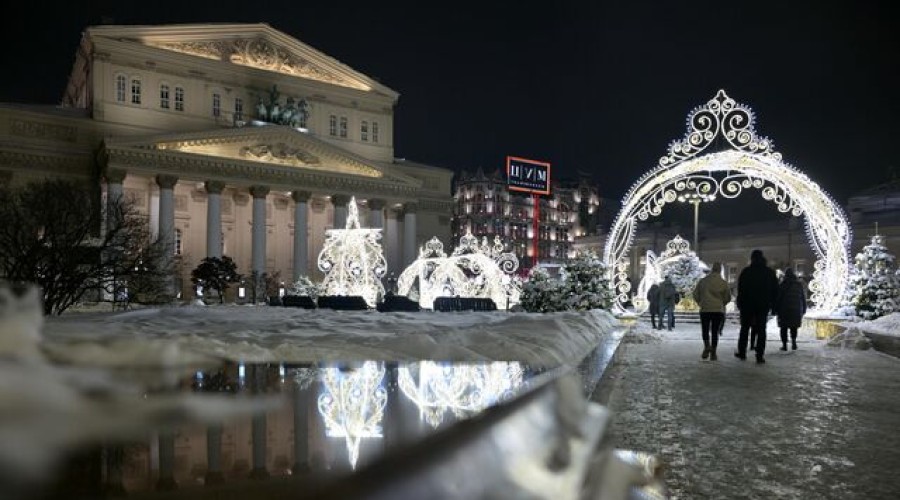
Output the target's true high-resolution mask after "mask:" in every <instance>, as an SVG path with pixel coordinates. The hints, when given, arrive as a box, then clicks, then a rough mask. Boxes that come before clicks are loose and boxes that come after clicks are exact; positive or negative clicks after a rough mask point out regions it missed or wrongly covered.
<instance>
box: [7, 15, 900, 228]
mask: <svg viewBox="0 0 900 500" xmlns="http://www.w3.org/2000/svg"><path fill="white" fill-rule="evenodd" d="M85 3H87V2H85ZM127 3H130V2H121V1H119V2H90V5H89V6H85V5H84V3H82V2H68V3H65V4H63V5H62V6H54V7H52V8H50V7H47V6H45V5H43V4H42V3H39V2H14V4H16V5H15V6H14V7H12V9H11V10H10V9H8V10H7V11H6V12H5V16H4V18H5V21H6V22H5V23H4V29H3V31H2V33H3V34H2V36H3V37H4V40H3V42H4V43H3V46H4V47H5V50H4V51H3V53H2V55H0V57H2V66H0V67H2V68H3V69H4V71H3V77H2V78H0V101H2V102H30V103H46V104H55V103H58V102H59V100H60V98H61V96H62V93H63V90H64V88H65V84H66V78H67V76H68V72H69V70H70V68H71V64H72V62H73V60H74V54H75V49H76V47H77V45H78V42H79V38H80V35H81V31H82V30H83V29H84V28H85V27H86V26H88V25H91V24H100V23H101V22H102V21H103V20H104V19H106V20H109V21H111V22H113V23H114V24H165V23H179V22H181V23H194V22H266V23H269V24H270V25H272V26H273V27H274V28H276V29H279V30H281V31H283V32H285V33H287V34H289V35H292V36H294V37H296V38H298V39H300V40H301V41H303V42H305V43H307V44H309V45H311V46H313V47H315V48H316V49H319V50H321V51H323V52H325V53H326V54H328V55H331V56H333V57H335V58H337V59H339V60H340V61H342V62H344V63H345V64H348V65H349V66H351V67H352V68H354V69H356V70H358V71H360V72H362V73H364V74H366V75H369V76H371V77H373V78H375V79H377V80H379V81H381V82H382V83H384V84H385V85H387V86H388V87H390V88H392V89H394V90H396V91H398V92H400V94H401V95H400V100H399V103H398V106H397V109H396V116H395V127H396V134H395V135H396V140H395V154H396V156H398V157H403V158H407V159H409V160H414V161H420V162H423V163H428V164H432V165H437V166H442V167H446V168H450V169H452V170H460V169H466V170H472V169H474V168H475V167H479V166H480V167H482V168H484V169H485V170H491V169H494V168H499V167H502V166H503V163H504V159H505V157H506V155H508V154H511V155H517V156H524V157H530V158H535V159H539V160H545V161H549V162H551V163H552V164H553V166H554V173H555V174H556V176H572V175H575V174H576V172H579V171H582V172H587V173H590V174H591V175H592V177H593V179H594V181H595V182H596V183H597V184H598V185H599V186H600V189H601V191H602V196H604V197H607V198H611V199H613V200H616V202H618V200H619V199H620V198H621V196H622V195H623V194H624V192H625V190H626V189H627V188H628V187H629V186H630V185H631V184H632V182H634V181H635V180H636V179H637V178H638V177H640V176H641V175H642V174H643V173H644V172H645V171H647V170H649V169H651V168H653V167H654V166H655V165H656V161H657V160H658V158H659V157H660V156H661V155H663V154H664V153H665V152H666V147H667V145H668V144H669V142H670V141H672V140H674V139H681V138H682V137H683V135H684V131H685V118H686V116H687V113H688V112H689V111H690V110H691V109H692V108H694V107H695V106H699V105H702V104H704V103H705V102H706V101H707V100H708V99H709V98H711V97H712V96H713V95H715V92H716V90H717V89H719V88H724V89H726V91H727V92H728V93H729V95H731V96H732V97H733V98H735V99H736V100H737V101H739V102H742V103H744V104H747V105H749V106H750V107H752V108H753V109H754V110H755V111H756V115H757V131H758V132H759V133H761V134H762V135H766V136H768V137H770V138H771V139H773V140H774V142H775V147H776V149H777V150H779V151H781V152H782V154H783V155H784V159H785V160H786V161H788V162H790V163H791V164H793V165H794V166H796V167H798V168H800V169H801V170H803V171H804V172H805V173H807V174H808V175H810V176H811V177H812V178H813V179H814V180H816V181H817V182H819V183H820V185H822V187H823V188H824V189H825V190H826V191H828V192H829V193H830V194H831V195H832V196H834V197H835V198H836V199H837V200H838V201H839V202H841V203H843V202H845V201H846V198H847V197H848V196H849V195H852V194H854V193H857V192H859V191H860V190H863V189H865V188H868V187H870V186H873V185H875V184H878V183H881V182H884V181H885V180H887V178H888V171H889V169H890V168H891V167H900V164H898V162H897V161H896V159H895V158H896V157H895V156H894V153H892V149H891V148H892V147H893V146H894V144H895V141H897V138H898V131H900V130H898V129H900V127H898V126H897V117H898V116H900V99H898V97H897V93H896V91H897V89H900V78H898V76H897V75H898V74H900V67H898V66H900V65H898V61H900V58H898V53H900V52H898V49H900V44H898V38H900V35H898V32H900V29H897V28H898V27H900V23H898V18H897V17H896V16H892V15H891V12H892V10H891V8H890V5H891V4H890V3H889V2H868V1H846V2H840V3H830V2H793V1H791V2H771V3H769V2H759V1H756V2H723V1H717V2H704V1H692V2H663V1H661V2H647V1H641V0H629V1H624V2H599V1H582V2H572V1H563V2H557V1H553V2H540V3H539V4H540V5H541V6H540V7H522V5H525V3H522V2H503V5H502V6H501V5H494V2H486V1H482V2H467V1H466V2H460V1H454V2H426V1H419V2H414V3H403V4H397V3H393V2H380V1H378V2H376V1H369V2H348V1H341V2H331V1H328V2H326V1H316V2H305V1H294V2H248V1H244V2H240V3H234V4H233V3H232V2H228V1H224V0H223V1H218V2H190V3H188V2H177V3H170V2H142V3H141V4H140V5H134V6H132V5H125V4H127ZM531 3H532V2H528V4H531ZM704 210H706V209H704ZM712 212H714V211H711V210H706V212H705V214H706V215H707V216H708V217H712V218H713V219H715V218H716V217H717V215H716V214H713V213H712ZM718 212H720V214H719V216H720V217H725V216H726V215H727V214H726V212H728V211H725V210H721V211H718ZM769 213H770V214H772V215H773V216H777V214H776V213H775V210H774V208H772V209H770V210H769ZM732 215H733V213H732ZM707 220H709V219H707Z"/></svg>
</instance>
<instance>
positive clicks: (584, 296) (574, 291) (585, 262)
mask: <svg viewBox="0 0 900 500" xmlns="http://www.w3.org/2000/svg"><path fill="white" fill-rule="evenodd" d="M562 275H563V283H562V294H563V297H564V300H565V303H566V306H567V307H566V308H567V309H575V310H578V311H586V310H588V309H609V307H610V305H612V303H613V299H614V295H615V294H614V293H613V289H612V286H611V285H610V282H609V273H608V267H607V266H606V264H605V263H604V262H603V259H601V258H600V256H598V255H597V254H596V253H594V252H590V251H586V252H579V253H578V254H577V255H576V256H575V258H574V259H570V260H569V262H568V263H567V264H566V265H565V266H564V267H563V269H562Z"/></svg>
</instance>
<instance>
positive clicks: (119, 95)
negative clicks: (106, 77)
mask: <svg viewBox="0 0 900 500" xmlns="http://www.w3.org/2000/svg"><path fill="white" fill-rule="evenodd" d="M127 85H128V82H127V80H126V79H125V75H119V76H117V77H116V100H117V101H119V102H125V87H126V86H127Z"/></svg>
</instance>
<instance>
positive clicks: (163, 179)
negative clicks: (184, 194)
mask: <svg viewBox="0 0 900 500" xmlns="http://www.w3.org/2000/svg"><path fill="white" fill-rule="evenodd" d="M176 183H178V177H175V176H174V175H157V176H156V184H158V185H159V187H160V188H162V189H172V188H173V187H175V184H176Z"/></svg>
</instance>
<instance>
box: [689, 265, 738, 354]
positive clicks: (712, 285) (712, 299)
mask: <svg viewBox="0 0 900 500" xmlns="http://www.w3.org/2000/svg"><path fill="white" fill-rule="evenodd" d="M694 300H695V301H696V302H697V305H698V306H700V332H701V335H702V337H703V354H701V355H700V357H701V358H702V359H706V358H709V359H710V361H715V360H716V359H718V358H717V357H716V347H718V345H719V332H720V331H721V329H722V327H721V325H722V323H724V322H725V306H726V305H727V304H728V303H729V302H731V290H729V288H728V282H727V281H725V280H724V279H722V264H721V263H720V262H716V263H714V264H713V266H712V270H711V271H710V273H709V274H707V275H706V276H705V277H704V278H703V279H701V280H700V281H698V282H697V285H696V286H695V287H694Z"/></svg>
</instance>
